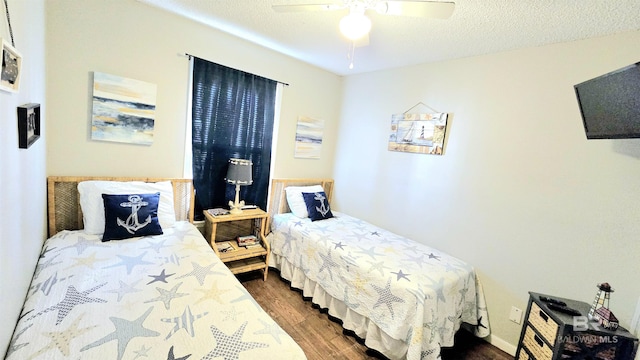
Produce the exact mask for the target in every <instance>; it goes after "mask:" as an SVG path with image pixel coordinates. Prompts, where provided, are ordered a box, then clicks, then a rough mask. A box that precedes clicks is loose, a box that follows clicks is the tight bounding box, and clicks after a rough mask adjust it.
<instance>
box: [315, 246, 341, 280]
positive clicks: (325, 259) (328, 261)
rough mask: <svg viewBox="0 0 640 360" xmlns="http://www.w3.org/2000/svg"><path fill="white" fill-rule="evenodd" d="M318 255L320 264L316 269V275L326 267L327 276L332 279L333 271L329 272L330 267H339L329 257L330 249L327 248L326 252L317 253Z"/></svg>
mask: <svg viewBox="0 0 640 360" xmlns="http://www.w3.org/2000/svg"><path fill="white" fill-rule="evenodd" d="M318 256H320V258H321V259H322V266H320V269H318V275H320V273H322V270H324V269H327V272H328V273H329V277H330V278H331V280H333V273H332V272H331V268H339V265H338V264H337V263H336V262H335V261H334V260H333V258H332V257H331V249H329V253H328V254H326V255H325V254H323V253H318Z"/></svg>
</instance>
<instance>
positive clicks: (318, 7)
mask: <svg viewBox="0 0 640 360" xmlns="http://www.w3.org/2000/svg"><path fill="white" fill-rule="evenodd" d="M271 8H272V9H273V10H274V11H276V12H306V11H329V10H340V9H344V8H345V5H344V4H336V3H329V4H298V5H272V6H271Z"/></svg>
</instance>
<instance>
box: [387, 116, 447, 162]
mask: <svg viewBox="0 0 640 360" xmlns="http://www.w3.org/2000/svg"><path fill="white" fill-rule="evenodd" d="M446 129H447V113H422V114H408V113H403V114H393V115H391V133H390V134H389V150H390V151H402V152H411V153H419V154H433V155H442V154H443V152H444V140H445V131H446Z"/></svg>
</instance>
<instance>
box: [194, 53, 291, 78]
mask: <svg viewBox="0 0 640 360" xmlns="http://www.w3.org/2000/svg"><path fill="white" fill-rule="evenodd" d="M184 55H185V56H187V57H189V58H192V57H195V58H198V59H202V60H206V61H209V62H214V61H211V60H207V59H203V58H201V57H199V56H195V55H191V54H189V53H184ZM214 63H215V62H214ZM216 64H217V63H216ZM220 65H222V64H220ZM223 66H226V65H223ZM227 67H230V66H227ZM240 71H244V70H240ZM245 72H246V73H247V74H251V75H255V76H260V77H263V78H265V79H268V80H272V81H275V82H277V83H278V84H282V85H284V86H289V84H288V83H286V82H282V81H279V80H274V79H269V78H268V77H265V76H262V75H257V74H253V73H250V72H247V71H245Z"/></svg>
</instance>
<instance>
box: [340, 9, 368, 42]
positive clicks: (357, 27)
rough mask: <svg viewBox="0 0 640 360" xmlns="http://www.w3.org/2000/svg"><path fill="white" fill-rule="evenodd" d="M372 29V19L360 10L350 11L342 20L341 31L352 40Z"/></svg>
mask: <svg viewBox="0 0 640 360" xmlns="http://www.w3.org/2000/svg"><path fill="white" fill-rule="evenodd" d="M370 30H371V20H369V18H368V17H367V16H366V15H365V14H364V13H359V12H354V11H352V12H350V13H349V15H347V16H345V17H343V18H342V20H340V32H342V35H344V36H346V37H347V38H348V39H350V40H357V39H360V38H361V37H363V36H365V35H367V34H368V33H369V31H370Z"/></svg>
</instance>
